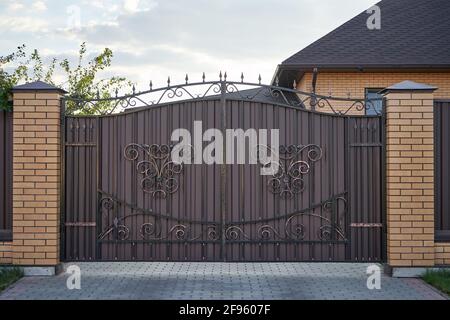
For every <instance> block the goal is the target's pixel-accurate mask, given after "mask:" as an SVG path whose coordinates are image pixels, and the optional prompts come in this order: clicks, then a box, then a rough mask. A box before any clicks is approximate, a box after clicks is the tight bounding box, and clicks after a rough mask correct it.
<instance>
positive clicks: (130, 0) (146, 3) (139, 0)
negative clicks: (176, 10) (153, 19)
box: [123, 0, 158, 13]
mask: <svg viewBox="0 0 450 320" xmlns="http://www.w3.org/2000/svg"><path fill="white" fill-rule="evenodd" d="M157 5H158V4H157V3H156V2H154V1H152V0H124V1H123V8H124V10H125V11H126V12H128V13H136V12H145V11H149V10H151V9H153V8H154V7H156V6H157Z"/></svg>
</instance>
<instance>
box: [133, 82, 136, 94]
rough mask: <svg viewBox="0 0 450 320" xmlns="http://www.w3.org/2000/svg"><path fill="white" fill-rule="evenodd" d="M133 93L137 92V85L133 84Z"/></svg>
mask: <svg viewBox="0 0 450 320" xmlns="http://www.w3.org/2000/svg"><path fill="white" fill-rule="evenodd" d="M133 94H136V87H135V86H134V84H133Z"/></svg>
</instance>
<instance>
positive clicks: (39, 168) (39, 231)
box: [13, 91, 61, 265]
mask: <svg viewBox="0 0 450 320" xmlns="http://www.w3.org/2000/svg"><path fill="white" fill-rule="evenodd" d="M13 98H14V125H13V137H14V155H13V263H14V264H19V265H56V264H58V262H59V219H60V208H59V201H60V168H61V156H60V111H61V110H60V94H59V93H56V92H50V93H49V92H39V91H35V92H15V93H14V96H13Z"/></svg>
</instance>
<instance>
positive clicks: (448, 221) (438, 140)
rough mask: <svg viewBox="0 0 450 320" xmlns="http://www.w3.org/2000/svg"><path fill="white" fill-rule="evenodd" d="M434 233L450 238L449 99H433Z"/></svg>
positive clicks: (442, 238)
mask: <svg viewBox="0 0 450 320" xmlns="http://www.w3.org/2000/svg"><path fill="white" fill-rule="evenodd" d="M434 138H435V208H436V209H435V215H436V216H435V225H436V227H435V230H436V231H435V235H436V240H438V241H439V240H441V241H448V240H450V197H449V195H450V180H449V177H450V171H449V168H450V166H449V165H448V164H450V101H435V106H434Z"/></svg>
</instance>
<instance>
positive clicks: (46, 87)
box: [12, 81, 67, 94]
mask: <svg viewBox="0 0 450 320" xmlns="http://www.w3.org/2000/svg"><path fill="white" fill-rule="evenodd" d="M22 91H46V92H48V91H56V92H58V93H62V94H66V93H67V91H65V90H63V89H61V88H58V87H55V86H53V85H51V84H48V83H45V82H43V81H35V82H30V83H25V84H22V85H19V86H15V87H13V88H12V92H22Z"/></svg>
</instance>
